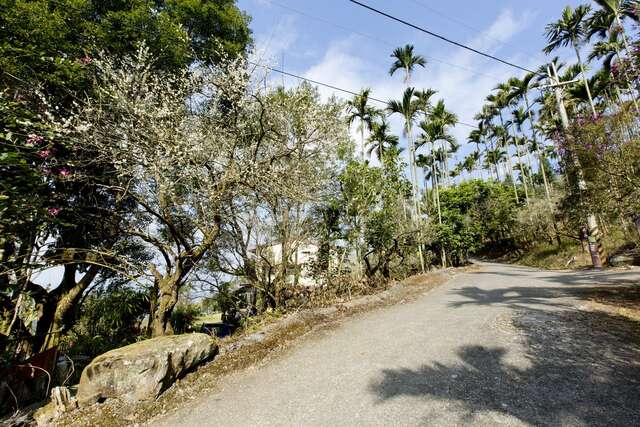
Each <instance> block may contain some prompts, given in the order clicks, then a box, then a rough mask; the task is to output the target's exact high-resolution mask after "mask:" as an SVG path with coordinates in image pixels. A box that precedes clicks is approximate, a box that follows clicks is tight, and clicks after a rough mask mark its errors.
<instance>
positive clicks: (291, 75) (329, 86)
mask: <svg viewBox="0 0 640 427" xmlns="http://www.w3.org/2000/svg"><path fill="white" fill-rule="evenodd" d="M247 62H248V63H249V64H251V65H253V66H256V67H262V68H264V69H267V70H269V71H273V72H274V73H279V74H282V75H284V76H289V77H293V78H296V79H299V80H304V81H306V82H309V83H311V84H314V85H318V86H324V87H326V88H329V89H333V90H337V91H338V92H343V93H348V94H350V95H354V96H358V95H360V94H359V93H358V92H354V91H352V90H348V89H343V88H341V87H338V86H334V85H330V84H328V83H322V82H319V81H317V80H313V79H310V78H307V77H302V76H299V75H297V74H293V73H289V72H287V71H284V70H279V69H277V68H274V67H270V66H268V65H262V64H258V63H256V62H252V61H247ZM369 99H370V100H372V101H374V102H378V103H380V104H384V105H387V104H388V102H387V101H383V100H382V99H377V98H373V97H371V96H370V97H369ZM456 123H457V124H459V125H462V126H467V127H470V128H473V129H476V126H474V125H470V124H469V123H464V122H460V121H458V122H456Z"/></svg>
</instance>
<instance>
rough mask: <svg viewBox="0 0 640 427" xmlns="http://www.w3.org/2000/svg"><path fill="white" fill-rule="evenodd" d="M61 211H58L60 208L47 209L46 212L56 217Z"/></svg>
mask: <svg viewBox="0 0 640 427" xmlns="http://www.w3.org/2000/svg"><path fill="white" fill-rule="evenodd" d="M61 210H62V209H60V208H49V209H47V212H49V214H50V215H51V216H58V214H59V213H60V211H61Z"/></svg>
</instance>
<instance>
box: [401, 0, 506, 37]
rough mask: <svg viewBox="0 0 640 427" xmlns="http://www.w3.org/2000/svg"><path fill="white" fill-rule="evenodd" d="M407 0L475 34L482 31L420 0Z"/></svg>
mask: <svg viewBox="0 0 640 427" xmlns="http://www.w3.org/2000/svg"><path fill="white" fill-rule="evenodd" d="M409 1H411V2H412V3H414V4H416V5H418V6H420V7H421V8H423V9H426V10H428V11H431V12H432V13H435V14H436V15H439V16H440V17H441V18H444V19H446V20H447V21H450V22H453V23H454V24H458V25H460V26H462V27H464V28H466V29H468V30H471V31H473V32H474V33H476V34H483V33H484V32H483V31H482V30H481V29H479V28H476V27H473V26H471V25H469V24H467V23H466V22H463V21H460V20H458V19H456V18H452V17H451V16H448V15H446V14H444V13H442V12H440V11H439V10H436V9H434V8H433V7H431V6H427V5H426V4H424V3H423V2H422V1H418V0H409ZM484 36H485V37H486V38H488V39H490V40H493V41H495V42H498V43H500V44H502V45H506V44H508V43H507V42H506V41H504V40H500V39H498V38H495V37H491V36H488V35H484Z"/></svg>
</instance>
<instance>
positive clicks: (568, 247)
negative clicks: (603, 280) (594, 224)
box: [508, 236, 630, 270]
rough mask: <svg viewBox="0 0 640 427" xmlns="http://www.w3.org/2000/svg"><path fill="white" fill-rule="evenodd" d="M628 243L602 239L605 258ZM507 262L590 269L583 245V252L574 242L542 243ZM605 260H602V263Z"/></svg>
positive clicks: (617, 239) (549, 268)
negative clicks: (560, 243)
mask: <svg viewBox="0 0 640 427" xmlns="http://www.w3.org/2000/svg"><path fill="white" fill-rule="evenodd" d="M629 245H630V244H629V243H628V242H627V241H626V240H625V239H624V238H621V237H618V236H608V238H606V239H603V249H604V254H605V258H606V257H608V256H609V255H611V254H614V253H618V252H619V251H620V250H621V249H624V248H628V247H629ZM508 261H511V262H515V263H517V264H522V265H526V266H529V267H536V268H543V269H547V270H564V269H586V268H591V267H592V265H593V264H592V263H591V256H590V254H589V250H588V248H587V245H586V243H585V247H584V250H583V248H582V246H581V245H580V243H579V242H577V241H575V240H571V241H566V240H564V241H562V245H561V246H558V245H557V244H556V243H555V242H554V243H553V244H549V243H542V244H540V245H537V246H535V247H532V248H530V249H528V250H526V251H525V252H524V253H523V254H520V255H518V256H514V257H511V258H510V259H509V260H508ZM604 261H605V259H603V262H604Z"/></svg>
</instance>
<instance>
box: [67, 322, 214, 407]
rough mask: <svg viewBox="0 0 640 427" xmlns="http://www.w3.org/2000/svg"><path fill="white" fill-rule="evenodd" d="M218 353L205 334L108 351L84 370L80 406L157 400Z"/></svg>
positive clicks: (187, 335)
mask: <svg viewBox="0 0 640 427" xmlns="http://www.w3.org/2000/svg"><path fill="white" fill-rule="evenodd" d="M217 351H218V346H217V345H216V344H215V342H214V341H213V340H212V339H211V337H210V336H208V335H206V334H184V335H172V336H164V337H157V338H152V339H148V340H145V341H141V342H138V343H135V344H131V345H128V346H125V347H121V348H118V349H115V350H112V351H109V352H107V353H105V354H102V355H100V356H98V357H96V358H95V359H94V360H93V361H92V362H91V363H90V364H89V365H88V366H87V367H86V368H85V369H84V370H83V371H82V376H81V378H80V384H79V386H78V394H77V400H78V404H79V405H80V406H88V405H91V404H93V403H96V402H99V401H102V400H105V399H109V398H121V399H125V400H133V401H135V400H149V399H155V398H156V397H158V396H159V395H160V394H161V393H162V392H163V391H164V390H166V389H167V388H169V387H170V386H171V385H172V384H173V383H174V382H175V381H176V380H177V379H178V378H180V377H181V376H183V375H184V374H185V373H186V372H188V371H190V370H192V369H194V368H195V367H197V366H198V365H200V364H202V363H203V362H206V361H208V360H210V359H211V358H213V357H214V356H215V355H216V353H217Z"/></svg>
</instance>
